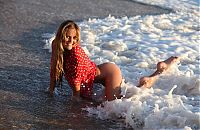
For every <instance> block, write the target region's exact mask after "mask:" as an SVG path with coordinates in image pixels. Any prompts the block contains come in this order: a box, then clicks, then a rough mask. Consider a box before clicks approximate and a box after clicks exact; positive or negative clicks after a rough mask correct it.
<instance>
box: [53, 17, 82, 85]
mask: <svg viewBox="0 0 200 130" xmlns="http://www.w3.org/2000/svg"><path fill="white" fill-rule="evenodd" d="M69 28H70V29H75V30H76V36H77V43H80V28H79V27H78V25H77V24H76V23H75V22H74V21H71V20H67V21H64V22H63V23H62V24H61V25H60V27H59V28H58V31H57V33H56V37H55V39H54V41H53V42H55V43H54V44H56V45H55V50H52V52H53V51H55V55H53V56H54V57H52V58H53V61H52V65H51V66H52V71H53V72H52V74H53V75H52V76H53V77H54V78H55V80H56V83H58V84H59V85H62V76H63V73H64V71H63V52H64V48H63V45H62V42H63V40H64V37H65V33H66V31H67V30H68V29H69ZM52 44H53V43H52Z"/></svg>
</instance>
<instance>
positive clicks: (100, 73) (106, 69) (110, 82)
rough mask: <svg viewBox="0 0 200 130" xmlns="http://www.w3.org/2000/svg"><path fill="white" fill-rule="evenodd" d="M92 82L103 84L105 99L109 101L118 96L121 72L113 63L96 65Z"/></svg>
mask: <svg viewBox="0 0 200 130" xmlns="http://www.w3.org/2000/svg"><path fill="white" fill-rule="evenodd" d="M94 82H96V83H101V84H103V85H104V86H105V98H106V100H108V101H111V100H114V99H116V98H119V97H120V92H121V86H120V85H121V82H122V74H121V71H120V69H119V67H118V66H117V65H115V64H113V63H104V64H101V65H98V67H97V75H96V77H95V81H94Z"/></svg>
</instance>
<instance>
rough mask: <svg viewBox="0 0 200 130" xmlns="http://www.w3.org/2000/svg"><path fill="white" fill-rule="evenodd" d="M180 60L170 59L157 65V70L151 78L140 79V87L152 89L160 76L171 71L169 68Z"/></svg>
mask: <svg viewBox="0 0 200 130" xmlns="http://www.w3.org/2000/svg"><path fill="white" fill-rule="evenodd" d="M178 60H179V58H178V57H170V58H168V59H167V60H165V61H161V62H158V64H157V70H156V71H155V72H154V73H153V74H151V75H150V76H145V77H142V78H140V81H139V85H138V87H143V86H144V87H146V88H151V86H152V85H153V84H154V83H155V81H156V80H157V79H158V76H159V75H160V74H161V73H163V72H166V71H167V70H169V67H170V66H171V65H172V64H174V63H175V62H177V61H178Z"/></svg>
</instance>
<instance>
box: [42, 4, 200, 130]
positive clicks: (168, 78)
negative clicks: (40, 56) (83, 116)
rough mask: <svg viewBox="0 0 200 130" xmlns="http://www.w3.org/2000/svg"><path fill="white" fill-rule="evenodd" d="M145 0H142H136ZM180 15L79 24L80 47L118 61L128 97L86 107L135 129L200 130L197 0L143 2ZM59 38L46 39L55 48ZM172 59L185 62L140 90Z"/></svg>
mask: <svg viewBox="0 0 200 130" xmlns="http://www.w3.org/2000/svg"><path fill="white" fill-rule="evenodd" d="M137 1H141V0H137ZM141 2H145V3H148V4H153V5H158V6H162V7H165V8H173V9H174V10H175V13H170V14H162V15H147V16H135V17H130V18H128V17H122V18H115V17H113V16H111V15H110V16H108V17H106V18H105V19H89V20H85V21H83V22H79V23H78V24H79V26H80V27H81V30H82V31H81V36H82V41H81V45H82V47H83V48H84V50H85V51H86V53H87V54H88V56H89V57H90V58H91V59H92V60H93V61H94V62H95V63H96V64H101V63H104V62H115V63H116V64H117V65H119V67H120V68H121V70H122V73H123V76H124V78H125V79H126V81H127V82H126V83H125V84H124V85H123V87H122V92H123V94H124V96H125V98H122V99H117V100H114V101H111V102H104V103H103V104H102V105H100V106H98V107H97V108H92V107H90V108H85V110H87V111H88V113H89V114H90V115H95V117H97V118H100V119H111V120H117V121H120V122H121V121H122V122H123V123H124V125H125V126H126V127H132V128H134V129H141V128H143V129H185V130H190V129H199V128H200V109H199V108H200V104H199V102H200V96H199V95H200V71H199V70H200V69H199V67H200V66H199V63H200V62H199V60H200V53H199V52H200V46H199V45H200V44H199V43H200V40H199V38H200V37H199V36H200V35H199V25H198V24H199V16H200V13H199V9H198V8H199V6H198V2H197V1H195V0H192V1H189V0H171V1H168V0H142V1H141ZM53 36H54V34H48V35H45V36H44V39H45V41H44V42H45V43H46V45H45V49H49V50H51V42H52V39H53ZM170 56H179V57H180V59H181V62H180V63H179V64H178V65H174V66H172V67H171V71H170V72H169V73H167V74H162V75H161V76H160V78H159V79H158V81H157V82H156V83H155V84H154V85H153V88H151V89H145V88H137V87H136V85H137V84H138V80H139V78H140V77H141V76H145V75H149V74H151V73H152V72H154V71H155V68H156V63H157V62H159V61H161V60H164V59H166V58H168V57H170Z"/></svg>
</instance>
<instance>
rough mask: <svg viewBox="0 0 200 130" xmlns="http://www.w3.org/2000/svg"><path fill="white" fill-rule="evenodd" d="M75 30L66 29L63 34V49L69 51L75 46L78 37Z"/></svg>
mask: <svg viewBox="0 0 200 130" xmlns="http://www.w3.org/2000/svg"><path fill="white" fill-rule="evenodd" d="M76 34H77V33H76V29H74V28H68V29H67V30H66V33H65V34H64V39H63V42H62V45H63V48H64V49H67V50H71V49H72V48H73V47H75V46H76V45H77V42H78V37H77V35H76Z"/></svg>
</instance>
